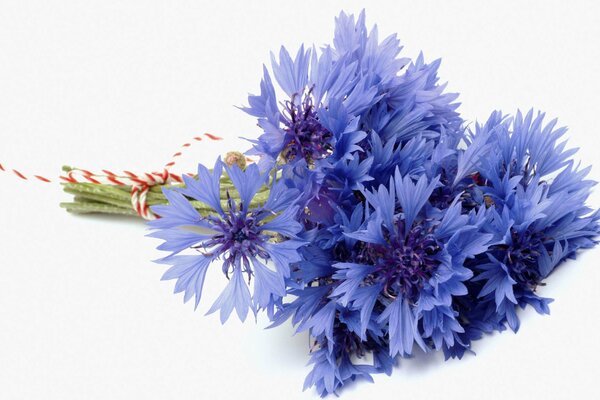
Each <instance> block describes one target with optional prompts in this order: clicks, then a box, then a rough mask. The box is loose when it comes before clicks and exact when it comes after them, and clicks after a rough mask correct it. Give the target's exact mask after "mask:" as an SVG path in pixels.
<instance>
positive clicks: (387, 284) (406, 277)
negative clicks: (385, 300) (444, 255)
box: [366, 221, 440, 302]
mask: <svg viewBox="0 0 600 400" xmlns="http://www.w3.org/2000/svg"><path fill="white" fill-rule="evenodd" d="M397 225H398V226H397V228H398V232H403V231H404V221H398V222H397ZM366 250H367V253H368V258H370V259H371V260H372V263H373V265H375V266H376V270H375V272H374V273H373V281H374V282H378V283H382V284H383V285H384V289H383V293H384V295H386V296H387V297H390V298H397V297H398V296H402V297H403V298H405V299H408V300H409V301H411V302H416V301H417V300H418V298H419V294H420V291H421V289H422V288H423V285H424V284H425V282H427V281H428V280H429V279H430V278H431V277H432V276H433V274H434V273H435V271H436V269H437V267H438V265H439V261H438V260H437V258H436V254H437V253H438V252H439V251H440V246H439V244H438V242H437V240H436V239H435V237H434V236H433V235H432V233H431V230H430V229H428V228H426V227H424V226H422V225H415V226H414V227H413V228H412V229H411V230H410V231H409V232H408V234H407V235H406V237H404V236H401V235H396V236H394V237H392V238H390V239H388V244H387V245H374V244H369V245H368V246H367V249H366Z"/></svg>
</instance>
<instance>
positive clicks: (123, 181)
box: [0, 133, 223, 220]
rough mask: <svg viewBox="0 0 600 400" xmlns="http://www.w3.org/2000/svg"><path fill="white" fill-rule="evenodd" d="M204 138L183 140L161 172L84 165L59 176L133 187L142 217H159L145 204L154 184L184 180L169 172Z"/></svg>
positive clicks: (22, 176) (66, 179)
mask: <svg viewBox="0 0 600 400" xmlns="http://www.w3.org/2000/svg"><path fill="white" fill-rule="evenodd" d="M204 137H205V138H207V139H209V140H222V139H223V138H221V137H219V136H215V135H213V134H210V133H205V134H204ZM202 140H203V138H202V137H201V136H196V137H194V138H193V140H192V141H190V142H188V143H184V144H183V145H182V146H181V150H180V151H178V152H176V153H175V154H173V155H172V156H171V160H170V161H169V162H167V163H166V164H165V166H164V167H163V170H162V172H146V173H143V174H134V173H133V172H130V171H123V173H122V174H115V173H114V172H112V171H109V170H106V169H103V170H102V173H94V172H90V171H88V170H85V169H81V168H73V169H71V170H70V171H69V172H67V173H66V174H65V175H62V176H59V178H58V179H59V180H61V181H64V182H69V183H93V184H96V185H105V184H108V185H117V186H131V206H132V207H133V209H134V210H135V211H136V212H137V213H138V214H139V216H140V217H142V218H144V219H147V220H152V219H156V218H157V216H156V215H155V214H154V213H153V212H152V211H151V210H150V207H149V206H148V204H147V203H146V196H147V194H148V191H149V190H150V188H151V187H152V186H155V185H166V184H169V183H181V182H183V179H182V176H181V175H178V174H175V173H173V172H171V171H170V168H172V167H173V166H174V165H175V164H176V162H177V159H178V158H179V157H181V156H182V155H183V152H184V150H185V149H186V148H188V147H190V146H191V145H192V143H193V142H194V141H196V142H200V141H202ZM0 171H2V172H7V173H12V174H13V175H15V176H16V177H18V178H20V179H23V180H30V179H36V180H38V181H40V182H44V183H52V182H53V181H52V180H51V179H48V178H46V177H44V176H42V175H31V178H30V177H28V176H27V175H25V174H24V173H22V172H21V171H19V170H17V169H12V168H11V169H9V168H7V167H5V166H4V165H2V164H0ZM187 175H189V176H193V175H194V174H191V173H188V174H187Z"/></svg>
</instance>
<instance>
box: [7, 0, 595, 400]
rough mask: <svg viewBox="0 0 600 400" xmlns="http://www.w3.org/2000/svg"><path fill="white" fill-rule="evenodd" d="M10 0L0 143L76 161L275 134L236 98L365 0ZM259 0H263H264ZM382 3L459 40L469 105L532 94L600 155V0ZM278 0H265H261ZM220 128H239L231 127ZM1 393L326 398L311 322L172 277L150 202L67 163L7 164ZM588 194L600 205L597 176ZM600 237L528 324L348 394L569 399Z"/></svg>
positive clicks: (455, 75) (37, 156) (12, 156)
mask: <svg viewBox="0 0 600 400" xmlns="http://www.w3.org/2000/svg"><path fill="white" fill-rule="evenodd" d="M121 3H123V2H120V1H85V2H79V1H78V2H75V1H71V2H66V1H60V2H59V1H56V2H49V1H38V2H29V1H11V2H9V1H1V2H0V54H1V58H0V59H1V60H2V61H1V63H0V163H3V164H4V165H6V166H10V167H15V168H20V169H22V170H23V172H25V173H42V174H46V175H50V176H56V175H58V174H59V172H60V167H61V165H62V164H71V165H77V166H82V167H87V168H89V169H100V168H112V169H115V170H119V169H131V170H135V171H144V170H146V169H155V168H157V167H160V166H161V165H163V163H164V162H165V161H166V160H167V159H168V158H169V156H170V155H171V154H172V153H173V152H175V151H176V150H177V149H178V148H179V146H180V145H181V144H182V143H184V142H185V141H187V140H188V139H189V138H190V137H192V136H195V135H197V134H199V133H203V132H205V131H208V132H213V133H215V134H219V135H222V136H225V137H227V138H228V140H227V142H225V143H221V144H220V145H212V147H203V146H202V145H201V146H198V145H196V146H194V147H193V148H192V149H190V150H189V152H188V153H187V155H186V156H185V157H184V159H183V160H184V161H185V162H183V164H182V165H185V166H186V167H189V168H190V169H191V168H192V166H193V165H194V163H195V162H197V161H198V160H200V161H206V162H212V160H213V158H214V156H215V155H216V154H218V153H224V152H225V151H226V150H228V149H230V148H236V147H239V145H240V144H242V142H240V141H238V140H237V139H235V138H236V137H238V136H240V135H250V136H256V135H258V133H259V132H258V130H257V128H256V127H255V123H254V121H253V120H252V118H251V117H248V116H246V115H245V114H243V113H242V112H240V111H238V110H237V109H235V108H234V107H233V105H241V104H244V103H245V96H246V93H247V92H256V91H257V90H258V84H259V78H260V76H261V65H262V63H263V62H266V61H267V60H268V52H269V50H275V49H278V47H279V45H280V44H285V45H286V46H289V47H290V48H292V49H294V48H296V47H297V46H298V45H299V43H300V42H302V41H304V42H306V43H312V42H315V43H317V44H321V43H325V42H330V41H331V38H332V32H333V18H334V16H335V15H337V13H338V12H339V11H340V10H341V9H342V7H343V8H344V9H345V10H348V11H354V12H357V11H359V10H360V9H361V8H362V7H363V6H364V5H365V4H367V2H364V1H363V2H358V1H352V2H348V1H345V2H341V1H327V2H324V1H294V2H289V1H269V2H265V1H261V2H260V3H259V2H245V1H239V2H237V3H232V2H226V1H220V2H205V3H201V2H199V1H178V2H168V1H164V2H157V1H153V2H149V1H139V2H127V5H125V4H121ZM251 3H252V4H251ZM370 3H371V4H369V6H368V9H367V19H368V23H369V24H372V23H374V22H377V23H378V24H379V28H380V32H381V33H382V35H383V34H385V35H387V34H389V33H392V32H398V33H399V36H400V38H401V39H402V40H403V42H404V45H405V51H404V54H405V55H409V56H413V57H414V56H416V55H417V53H418V50H419V49H423V51H424V52H425V55H426V57H427V59H429V60H432V59H433V58H437V57H443V59H444V62H443V64H442V67H441V76H442V79H443V80H448V81H449V82H450V86H449V88H450V89H451V90H455V91H460V92H461V93H462V95H461V100H462V102H463V105H462V107H461V111H462V112H463V114H464V116H465V117H466V118H468V119H473V118H475V117H476V116H477V117H479V118H480V119H483V118H486V117H487V115H488V114H489V112H490V111H491V110H492V109H494V108H501V109H503V110H505V111H507V112H512V111H513V110H514V109H515V108H516V107H525V108H528V107H531V106H535V107H538V108H541V109H543V110H546V111H547V112H548V113H549V114H550V115H551V116H558V117H559V118H560V122H561V123H562V124H564V125H568V126H569V127H570V132H569V135H570V143H571V144H572V145H575V146H580V147H581V148H582V149H581V151H580V152H579V154H578V157H579V158H580V159H581V160H583V162H584V164H590V163H595V164H596V165H595V169H594V170H593V172H592V177H593V178H595V179H596V180H599V179H600V156H599V155H598V146H599V144H600V143H599V140H598V134H599V133H600V132H598V130H599V129H598V122H597V121H598V112H599V108H598V96H599V94H600V80H599V78H598V71H599V70H600V46H599V39H598V38H599V37H600V7H599V6H598V3H597V2H594V1H591V0H590V1H569V2H564V1H563V2H558V1H556V2H551V1H529V2H518V1H498V2H493V3H492V2H477V1H472V2H471V1H469V2H443V1H438V2H431V1H420V2H414V1H413V2H400V1H389V2H370ZM259 4H260V6H259ZM219 146H221V147H219ZM0 187H1V189H0V190H1V196H0V210H1V213H2V219H1V228H0V254H1V256H0V257H1V258H0V260H1V261H0V398H1V399H136V398H144V399H170V398H177V399H201V398H202V399H204V398H206V399H209V398H237V397H240V398H242V397H243V398H262V399H281V398H313V397H315V394H314V392H313V391H307V392H304V393H302V392H301V387H302V382H303V380H304V377H305V375H306V373H308V371H309V369H308V368H307V367H305V363H306V362H307V360H308V357H307V338H306V337H305V336H304V335H299V336H295V337H292V336H291V333H292V329H291V328H290V327H289V326H286V327H282V328H279V329H276V330H268V331H264V330H262V329H261V328H262V327H264V326H265V321H264V320H259V322H258V324H257V326H256V325H255V324H254V323H253V322H252V321H250V322H249V323H246V324H244V325H242V324H240V323H239V322H237V321H235V318H232V319H231V321H230V322H229V323H228V324H227V325H225V326H221V325H220V323H219V321H218V316H215V315H212V316H210V317H204V316H203V314H204V312H205V311H206V310H207V309H208V306H210V304H211V301H212V300H213V299H214V298H215V297H216V295H217V293H218V292H219V291H220V289H221V287H222V285H223V284H224V281H223V279H222V277H221V276H220V275H219V272H218V271H213V274H212V275H210V276H209V277H208V281H207V286H206V293H205V294H204V296H203V302H202V304H201V307H200V309H199V310H198V312H195V313H194V312H193V306H192V305H191V304H188V305H185V306H184V305H182V304H181V302H182V298H181V296H173V295H172V288H173V283H172V282H161V281H160V280H159V278H160V276H161V274H162V272H163V267H162V266H159V265H155V264H153V263H151V262H150V260H152V259H155V258H157V257H158V256H159V252H158V251H156V250H155V249H154V248H155V246H156V245H157V244H158V242H156V241H154V240H152V239H149V238H145V237H144V234H145V233H146V231H145V226H144V225H143V223H141V222H138V221H133V220H125V221H124V220H119V219H112V218H101V217H91V218H89V217H88V218H81V217H75V216H72V215H68V214H67V213H65V212H64V211H63V210H61V209H59V208H58V203H59V202H60V201H64V200H66V199H67V198H68V197H67V196H66V195H64V194H62V193H61V190H60V187H59V186H58V185H56V184H55V185H43V184H39V183H33V182H29V183H26V182H22V181H20V180H17V179H16V178H14V177H12V176H10V175H7V174H2V173H0ZM590 204H592V205H594V206H596V207H598V206H600V195H599V193H598V191H596V192H595V193H594V194H593V196H592V197H591V199H590ZM598 256H600V252H599V250H598V249H595V250H592V251H588V252H585V253H583V254H582V255H581V256H580V258H579V259H578V260H577V261H576V262H569V263H567V264H566V265H563V266H562V267H561V268H560V269H559V270H558V271H557V272H556V273H555V274H554V275H553V276H552V277H551V278H550V279H549V280H548V286H547V287H545V288H542V289H541V293H542V294H543V295H545V296H548V297H554V298H555V299H556V301H555V302H554V303H553V304H552V305H551V310H552V315H551V316H548V317H542V316H539V315H537V314H536V313H535V312H534V311H533V310H526V311H525V312H522V313H521V314H520V317H521V318H522V319H523V324H522V328H521V331H520V332H519V333H518V334H517V335H513V334H512V333H503V334H500V335H494V336H493V337H487V338H485V340H483V341H479V342H477V343H476V344H475V350H476V351H477V352H478V356H477V357H466V359H464V360H462V361H449V362H446V363H444V362H443V361H442V358H441V356H440V355H437V356H430V357H422V356H419V357H417V358H416V359H413V360H407V361H403V362H402V365H401V366H400V368H397V369H396V370H395V372H394V374H393V376H392V377H387V376H377V377H376V378H375V380H376V384H375V385H370V384H368V383H361V384H359V385H355V386H354V387H352V388H350V389H348V390H346V391H344V392H343V395H342V396H343V398H344V399H359V398H360V399H365V398H373V399H376V398H392V397H391V396H394V397H393V398H396V397H397V398H403V399H431V398H443V399H458V398H468V399H470V398H486V399H500V398H510V399H553V398H557V399H564V398H567V397H569V398H584V397H586V393H588V394H589V396H587V398H589V397H590V396H591V393H595V392H596V388H597V373H598V367H597V366H598V361H599V357H600V342H599V341H598V340H597V336H598V331H599V330H600V322H599V316H600V311H599V310H600V300H599V297H598V287H599V285H600V271H599V269H598V267H597V265H596V262H595V260H596V259H597V258H598Z"/></svg>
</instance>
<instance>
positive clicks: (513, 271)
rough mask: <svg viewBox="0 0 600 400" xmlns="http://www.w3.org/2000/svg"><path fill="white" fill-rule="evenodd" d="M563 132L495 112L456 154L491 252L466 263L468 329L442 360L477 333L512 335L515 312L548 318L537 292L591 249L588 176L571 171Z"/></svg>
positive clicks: (531, 118)
mask: <svg viewBox="0 0 600 400" xmlns="http://www.w3.org/2000/svg"><path fill="white" fill-rule="evenodd" d="M565 132H566V129H565V128H556V120H553V121H551V122H549V123H548V124H545V125H544V114H541V113H538V114H537V115H535V114H534V113H533V111H529V112H528V113H527V114H526V115H523V114H521V113H520V112H517V114H516V115H515V117H514V118H507V117H504V116H503V115H502V114H500V113H499V112H495V113H493V114H492V115H491V116H490V118H489V120H488V121H487V122H486V124H484V125H483V126H478V127H477V129H476V134H475V135H474V138H473V141H472V142H471V146H470V147H469V148H468V149H467V150H465V151H464V153H463V154H462V157H461V158H462V159H463V160H470V161H471V162H469V163H467V162H463V163H462V164H463V165H465V168H463V171H464V174H462V175H463V176H467V175H470V174H472V175H470V176H471V177H472V178H471V179H473V180H474V181H475V184H474V185H472V186H471V188H470V189H469V191H470V192H471V196H470V198H471V199H478V204H477V205H476V208H478V209H479V210H485V211H486V213H487V214H488V215H489V216H490V223H489V224H486V225H485V226H482V232H485V233H487V234H491V235H493V236H494V239H493V242H494V244H493V245H492V246H490V248H489V250H488V251H487V252H486V253H485V254H482V255H480V256H478V257H476V258H475V259H473V260H470V261H469V263H468V267H469V268H470V269H471V270H473V272H474V277H473V279H472V280H471V281H470V282H469V292H470V297H471V298H470V301H469V302H468V304H466V305H465V307H464V308H463V309H461V314H463V315H464V317H465V319H466V320H468V321H470V323H469V324H468V326H467V327H466V329H467V332H466V333H465V334H464V335H463V340H462V341H461V343H457V346H456V347H455V348H449V349H446V352H447V355H448V356H459V357H460V356H462V354H463V352H464V350H465V349H466V348H468V345H469V342H470V340H471V339H475V338H479V337H480V336H481V335H480V333H481V332H490V331H493V330H503V329H505V327H504V326H505V324H508V326H509V327H510V328H511V329H512V330H514V331H517V330H518V329H519V325H520V322H519V318H518V317H517V314H516V310H517V307H521V308H524V307H526V306H527V305H529V306H532V307H533V308H534V309H535V310H536V311H538V312H539V313H542V314H548V313H549V308H548V304H549V303H550V302H551V301H552V299H547V298H543V297H540V296H539V295H538V293H537V289H538V287H540V286H543V285H545V283H544V282H543V281H544V279H545V278H546V277H548V276H549V275H550V274H551V273H552V271H553V270H554V269H555V268H556V267H557V266H558V265H560V264H561V263H562V262H563V261H565V260H566V259H569V258H575V255H576V251H577V250H578V249H581V248H589V247H592V246H594V245H595V244H596V243H597V242H596V240H595V237H596V236H597V235H598V234H599V233H600V225H599V223H598V221H599V219H600V215H599V213H598V211H594V210H592V209H590V208H589V207H587V206H585V201H586V199H587V197H588V196H589V193H590V189H591V187H592V186H593V185H594V184H595V182H593V181H590V180H586V179H585V177H586V175H587V173H588V172H589V168H584V169H580V168H579V167H578V166H575V164H574V161H573V160H572V159H571V156H572V155H573V154H574V153H575V152H576V149H566V142H565V141H560V139H561V138H562V137H563V135H564V133H565ZM476 153H479V156H477V157H475V156H473V155H474V154H476ZM459 169H460V168H459ZM460 177H461V176H459V177H458V178H460Z"/></svg>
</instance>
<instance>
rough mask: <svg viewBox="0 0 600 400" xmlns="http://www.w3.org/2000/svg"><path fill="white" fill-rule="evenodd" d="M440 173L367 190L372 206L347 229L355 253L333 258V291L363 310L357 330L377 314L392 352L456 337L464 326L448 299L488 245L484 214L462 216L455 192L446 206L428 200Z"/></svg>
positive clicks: (456, 293) (462, 287) (461, 290)
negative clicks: (359, 226)
mask: <svg viewBox="0 0 600 400" xmlns="http://www.w3.org/2000/svg"><path fill="white" fill-rule="evenodd" d="M438 184H439V177H436V178H434V179H431V180H428V179H427V177H426V176H425V175H421V177H420V178H419V179H418V180H417V181H416V182H414V181H413V179H412V178H410V177H408V176H406V177H402V176H401V175H400V174H399V173H396V175H395V176H394V179H393V180H391V181H390V183H389V185H388V187H384V186H383V185H382V186H380V187H379V189H377V190H374V191H373V192H365V196H366V198H367V201H368V203H369V204H370V206H371V207H372V208H373V210H374V212H373V213H372V214H371V215H370V216H369V217H368V218H367V219H366V220H365V223H364V224H363V227H362V229H360V230H357V231H355V232H350V233H345V236H347V237H349V238H352V239H354V240H355V243H353V248H354V249H355V255H354V256H353V259H352V260H350V261H349V262H341V263H336V264H335V265H334V266H335V268H337V270H338V271H337V272H336V273H335V275H334V276H333V277H334V279H335V280H336V281H337V282H339V285H338V286H337V287H336V289H335V290H334V291H333V293H332V296H338V298H339V301H340V302H341V304H343V305H348V306H349V307H350V308H351V309H357V310H359V311H360V312H361V334H362V333H364V332H365V329H366V327H367V326H368V324H369V323H370V321H371V318H372V316H373V313H376V314H377V315H376V322H377V323H378V324H380V325H381V326H382V327H383V329H384V330H385V331H386V332H387V333H388V336H389V351H390V354H391V355H392V356H394V355H400V356H408V355H411V353H412V348H413V345H414V343H416V344H418V345H419V346H420V347H422V348H423V350H425V351H427V350H428V349H429V347H430V343H431V345H432V346H433V347H435V348H436V349H441V348H442V346H443V345H444V344H447V343H454V341H455V338H456V334H457V333H462V332H463V328H462V326H461V324H460V322H459V320H458V319H457V317H458V312H457V311H456V310H454V308H453V302H454V298H455V297H456V296H462V295H465V294H466V293H467V288H466V286H465V284H464V282H465V281H467V280H468V279H469V278H471V276H472V273H471V271H470V270H469V269H467V268H465V267H464V266H463V264H464V262H465V260H466V259H468V258H472V257H474V256H476V255H478V254H481V253H483V252H485V251H486V250H487V247H488V244H489V243H490V240H491V239H492V235H491V234H481V233H480V232H479V227H480V226H481V225H483V224H484V223H485V215H484V214H483V213H481V214H479V215H478V214H475V213H474V212H472V213H469V214H468V215H463V214H462V207H461V203H460V202H459V197H457V198H456V199H455V201H454V202H453V204H452V205H451V206H450V207H449V208H447V209H446V210H443V211H442V210H439V209H437V208H435V207H433V206H432V205H431V203H430V197H431V196H432V193H433V191H434V189H435V188H436V187H437V186H438Z"/></svg>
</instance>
